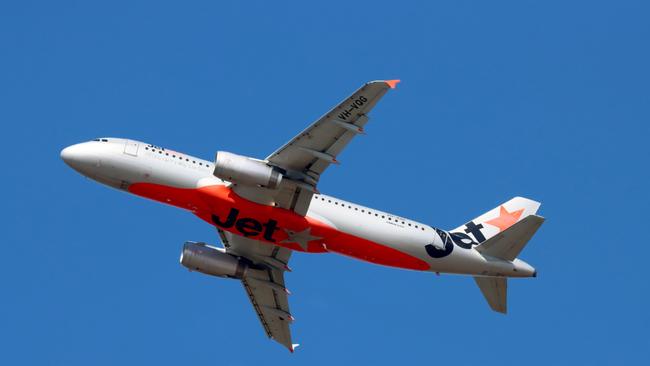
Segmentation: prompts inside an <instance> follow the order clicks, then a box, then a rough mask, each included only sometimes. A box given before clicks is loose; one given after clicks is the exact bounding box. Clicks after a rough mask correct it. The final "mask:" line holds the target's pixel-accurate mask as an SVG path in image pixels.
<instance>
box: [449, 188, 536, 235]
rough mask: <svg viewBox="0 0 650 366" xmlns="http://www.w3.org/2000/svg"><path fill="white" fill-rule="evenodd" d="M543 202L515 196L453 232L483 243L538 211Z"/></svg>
mask: <svg viewBox="0 0 650 366" xmlns="http://www.w3.org/2000/svg"><path fill="white" fill-rule="evenodd" d="M540 205H541V203H539V202H537V201H533V200H531V199H528V198H524V197H515V198H513V199H511V200H510V201H508V202H506V203H503V204H501V205H500V206H499V207H495V208H493V209H492V210H490V211H488V212H486V213H484V214H483V215H481V216H479V217H477V218H475V219H473V220H471V221H469V222H467V223H466V224H464V225H463V226H460V227H458V228H456V229H454V230H452V232H454V233H461V235H464V234H466V235H468V236H470V239H473V240H475V243H478V244H480V243H483V242H484V241H486V240H488V239H490V238H491V237H493V236H495V235H497V234H499V233H501V232H503V231H505V230H506V229H507V228H509V227H510V226H512V225H514V224H516V223H517V222H519V221H521V220H523V219H525V218H526V217H528V216H530V215H534V214H535V213H537V210H538V209H539V206H540Z"/></svg>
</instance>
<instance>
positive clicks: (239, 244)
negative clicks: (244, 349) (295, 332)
mask: <svg viewBox="0 0 650 366" xmlns="http://www.w3.org/2000/svg"><path fill="white" fill-rule="evenodd" d="M219 235H220V236H221V239H222V241H223V244H224V247H225V248H226V252H228V253H230V254H233V255H236V256H240V257H243V258H246V259H247V260H249V261H250V262H252V265H251V268H250V269H249V270H248V271H247V273H246V276H245V277H244V278H243V279H242V284H243V286H244V289H245V290H246V294H247V295H248V298H249V299H250V301H251V304H252V305H253V309H254V310H255V313H256V314H257V316H258V318H259V320H260V323H261V324H262V327H263V328H264V332H265V333H266V335H267V336H268V337H269V338H271V339H273V340H275V341H277V342H278V343H280V344H282V345H283V346H285V347H287V348H288V349H289V350H290V351H292V352H293V349H294V344H293V343H292V341H291V330H290V328H289V325H290V323H291V322H292V321H293V317H292V316H291V313H290V310H289V299H288V295H289V291H288V290H287V288H286V286H285V283H284V272H285V271H286V270H287V269H288V266H287V263H288V261H289V257H290V256H291V250H289V249H286V248H281V247H278V246H275V245H271V244H265V243H261V242H259V241H257V240H253V239H248V238H245V237H242V236H238V235H233V234H231V233H228V232H224V231H219Z"/></svg>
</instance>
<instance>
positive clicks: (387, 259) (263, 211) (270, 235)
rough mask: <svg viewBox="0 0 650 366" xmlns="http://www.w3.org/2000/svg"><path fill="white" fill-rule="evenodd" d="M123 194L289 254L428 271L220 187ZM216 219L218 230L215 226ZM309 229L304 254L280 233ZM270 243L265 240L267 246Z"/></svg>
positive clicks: (142, 187) (138, 187)
mask: <svg viewBox="0 0 650 366" xmlns="http://www.w3.org/2000/svg"><path fill="white" fill-rule="evenodd" d="M129 192H131V193H133V194H136V195H138V196H142V197H146V198H149V199H152V200H155V201H159V202H162V203H167V204H170V205H173V206H176V207H180V208H183V209H187V210H190V211H192V212H193V213H194V214H195V215H197V216H198V217H200V218H201V219H202V220H204V221H206V222H208V223H210V224H211V225H214V226H217V227H219V228H221V229H223V230H226V231H229V232H231V233H233V234H236V235H242V236H247V237H249V238H251V239H256V240H260V241H262V242H267V243H271V244H275V245H279V246H283V247H286V248H289V249H292V250H297V251H306V252H310V253H323V252H327V251H331V252H336V253H340V254H344V255H347V256H351V257H354V258H357V259H361V260H365V261H368V262H372V263H377V264H382V265H386V266H391V267H399V268H406V269H413V270H428V269H429V268H430V267H429V265H428V264H427V263H426V262H425V261H423V260H421V259H419V258H416V257H414V256H411V255H409V254H406V253H403V252H401V251H399V250H396V249H394V248H391V247H389V246H386V245H382V244H379V243H375V242H373V241H370V240H367V239H364V238H360V237H358V236H355V235H351V234H348V233H345V232H342V231H338V230H337V229H336V228H334V227H331V226H330V225H328V224H326V223H324V222H322V221H320V220H316V219H314V218H311V217H308V216H300V215H297V214H296V213H294V212H293V211H289V210H287V209H284V208H279V207H273V206H267V205H261V204H258V203H255V202H252V201H249V200H247V199H245V198H242V197H241V196H239V195H237V194H236V193H235V192H234V191H233V190H232V189H230V188H228V187H226V186H223V185H213V186H207V187H202V188H196V189H188V188H176V187H170V186H165V185H159V184H152V183H134V184H132V185H131V186H129ZM215 216H216V219H217V220H218V222H219V223H220V224H221V225H217V224H216V223H215V221H214V219H215ZM307 228H309V229H310V230H309V235H310V236H311V237H315V238H317V239H314V240H312V241H310V242H309V243H308V246H307V249H306V250H305V249H304V248H303V247H301V246H300V245H299V244H298V243H293V242H290V241H289V240H288V238H289V235H288V234H287V232H286V231H285V230H289V231H293V232H301V231H303V230H305V229H307ZM268 239H271V240H268Z"/></svg>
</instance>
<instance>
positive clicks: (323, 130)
mask: <svg viewBox="0 0 650 366" xmlns="http://www.w3.org/2000/svg"><path fill="white" fill-rule="evenodd" d="M398 82H399V80H379V81H371V82H369V83H366V84H365V85H363V86H362V87H361V88H359V89H358V90H357V91H356V92H354V94H352V95H351V96H349V97H348V98H347V99H345V100H344V101H342V102H341V103H339V104H338V105H337V106H336V107H334V108H333V109H331V110H330V111H329V112H327V113H326V114H325V115H324V116H322V117H321V118H319V119H318V120H317V121H316V122H314V123H312V124H311V125H310V126H309V127H307V128H306V129H305V130H304V131H302V132H301V133H299V134H298V136H296V137H294V138H293V139H291V141H289V142H287V143H286V144H285V145H284V146H282V147H281V148H279V149H278V150H276V151H275V152H274V153H272V154H271V155H269V156H268V157H267V158H266V160H267V161H268V162H269V163H270V164H271V165H275V166H277V167H279V168H281V169H283V170H286V171H287V173H288V175H289V176H291V175H292V174H293V175H294V176H295V177H296V178H303V179H305V181H306V182H307V183H310V184H313V185H316V183H317V182H318V180H319V178H320V175H321V174H322V173H323V171H325V169H326V168H327V167H328V166H330V164H333V163H334V164H337V163H338V161H337V160H336V157H337V156H338V155H339V153H340V152H341V151H343V149H344V148H345V147H346V146H347V144H348V143H349V142H350V140H352V138H353V137H354V136H356V135H358V134H360V133H363V127H364V126H365V124H366V123H367V122H368V115H367V114H368V112H370V110H372V108H373V107H374V106H375V105H376V104H377V102H378V101H379V99H381V97H383V96H384V94H386V91H388V89H389V88H395V86H396V85H397V83H398Z"/></svg>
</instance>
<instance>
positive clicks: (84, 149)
mask: <svg viewBox="0 0 650 366" xmlns="http://www.w3.org/2000/svg"><path fill="white" fill-rule="evenodd" d="M61 159H62V160H63V161H64V162H65V163H66V164H68V165H69V166H70V167H71V168H72V169H74V170H76V171H79V172H81V173H83V171H84V170H87V168H89V167H92V166H93V165H96V163H97V158H96V157H95V154H93V152H92V151H91V149H90V146H88V145H87V143H81V144H76V145H72V146H68V147H66V148H65V149H63V150H61Z"/></svg>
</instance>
